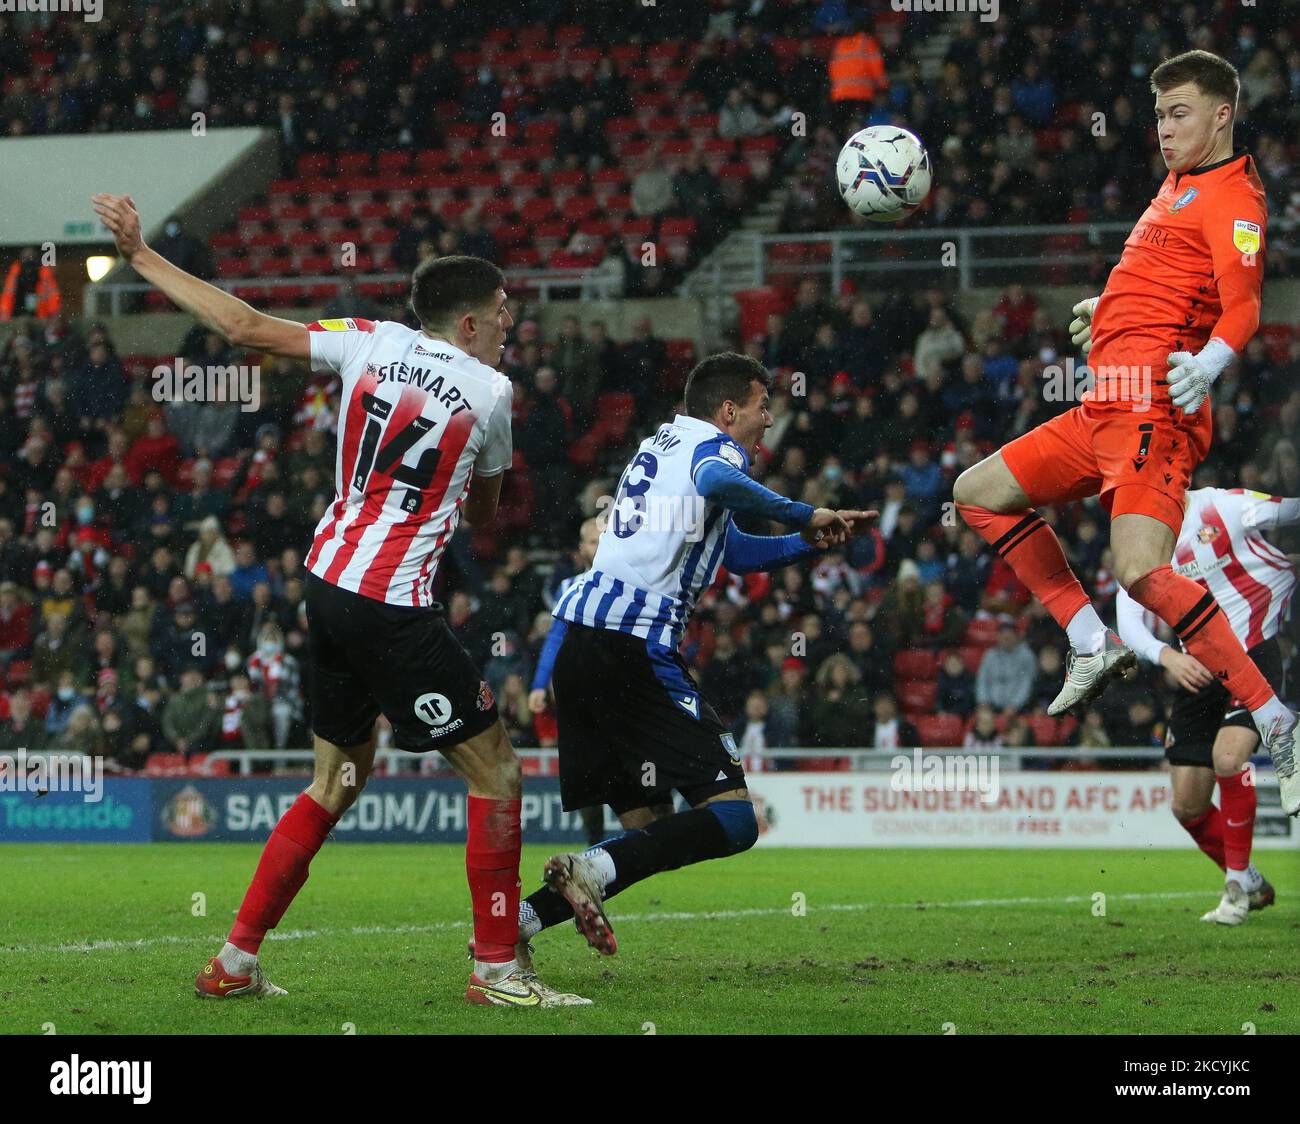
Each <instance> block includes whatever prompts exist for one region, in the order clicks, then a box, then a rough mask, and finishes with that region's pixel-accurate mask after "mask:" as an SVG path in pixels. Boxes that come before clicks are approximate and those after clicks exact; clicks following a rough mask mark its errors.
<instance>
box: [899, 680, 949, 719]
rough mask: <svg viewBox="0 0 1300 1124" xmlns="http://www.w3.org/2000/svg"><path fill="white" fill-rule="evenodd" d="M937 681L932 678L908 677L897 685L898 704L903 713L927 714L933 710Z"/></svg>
mask: <svg viewBox="0 0 1300 1124" xmlns="http://www.w3.org/2000/svg"><path fill="white" fill-rule="evenodd" d="M938 691H939V683H938V681H937V680H934V679H908V680H905V681H904V682H902V683H900V684H898V685H897V695H898V705H899V707H900V708H901V709H902V710H903V712H904V713H905V714H909V715H911V714H929V713H930V712H931V711H933V710H934V700H935V696H936V695H937V694H938Z"/></svg>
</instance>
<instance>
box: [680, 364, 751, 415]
mask: <svg viewBox="0 0 1300 1124" xmlns="http://www.w3.org/2000/svg"><path fill="white" fill-rule="evenodd" d="M756 382H757V383H761V384H762V386H763V389H764V390H771V389H772V373H771V372H770V371H769V370H768V369H767V368H766V367H764V366H763V364H762V363H760V362H759V361H758V360H757V359H755V358H753V357H752V356H749V355H737V354H736V353H735V352H734V351H724V352H722V353H721V354H719V355H710V356H709V357H708V358H707V359H704V360H702V361H701V362H699V363H697V364H696V366H695V370H693V371H692V372H691V373H690V375H688V376H687V379H686V391H685V395H684V397H685V400H686V413H687V414H688V415H689V416H690V417H693V418H703V419H705V420H706V421H707V420H708V419H710V418H712V417H713V415H714V414H716V413H717V412H718V410H719V408H721V406H722V404H723V403H724V402H726V401H728V400H730V401H732V402H741V403H743V402H747V401H749V393H750V390H751V388H752V384H753V383H756Z"/></svg>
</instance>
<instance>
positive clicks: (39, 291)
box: [0, 246, 63, 320]
mask: <svg viewBox="0 0 1300 1124" xmlns="http://www.w3.org/2000/svg"><path fill="white" fill-rule="evenodd" d="M33 301H34V307H29V305H30V304H31V302H33ZM62 304H63V298H62V297H61V296H60V295H59V283H58V281H57V280H55V277H54V270H53V269H51V268H50V267H49V266H48V265H41V264H40V263H39V262H38V261H37V260H36V250H35V249H34V248H33V247H31V246H28V247H27V248H26V249H24V250H23V252H22V254H21V255H20V256H19V258H18V260H17V261H16V262H14V263H13V265H11V266H10V267H9V272H8V274H6V276H5V286H4V289H3V291H0V320H12V319H13V318H14V316H27V315H31V314H32V313H34V314H35V315H36V317H37V318H38V319H40V320H44V319H46V318H47V317H50V316H54V315H55V314H56V313H57V312H58V311H59V308H60V307H61V306H62Z"/></svg>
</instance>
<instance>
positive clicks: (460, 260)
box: [411, 254, 505, 328]
mask: <svg viewBox="0 0 1300 1124" xmlns="http://www.w3.org/2000/svg"><path fill="white" fill-rule="evenodd" d="M504 282H505V275H504V274H503V273H502V272H501V270H500V269H498V268H497V267H496V266H495V265H493V264H492V263H491V262H490V261H485V260H484V259H483V258H475V257H470V256H469V255H468V254H448V255H447V256H446V257H444V258H425V259H424V261H422V262H420V264H419V265H417V266H416V267H415V272H414V273H412V274H411V311H412V312H414V313H415V318H416V319H417V320H419V322H420V325H421V327H424V328H443V327H448V326H449V325H450V324H451V323H452V322H454V321H456V320H459V319H460V318H461V317H462V316H464V315H465V313H467V312H469V311H470V310H471V309H475V308H482V307H483V306H484V305H485V304H487V303H488V302H489V301H491V300H492V298H493V297H494V296H495V295H496V291H497V290H498V289H500V288H501V287H502V286H503V284H504Z"/></svg>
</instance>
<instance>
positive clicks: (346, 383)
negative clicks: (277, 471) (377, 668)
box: [307, 319, 512, 606]
mask: <svg viewBox="0 0 1300 1124" xmlns="http://www.w3.org/2000/svg"><path fill="white" fill-rule="evenodd" d="M307 330H308V332H309V333H310V338H311V363H312V369H313V370H328V371H337V372H338V374H339V375H340V376H341V378H342V380H343V390H342V394H341V396H340V400H339V419H338V449H337V451H336V453H335V458H334V488H335V500H334V502H333V503H332V504H331V505H330V507H329V509H328V510H327V511H326V512H325V515H324V516H323V517H322V519H321V521H320V523H319V524H318V525H317V527H316V537H315V541H314V542H313V544H312V548H311V551H310V553H309V554H308V555H307V569H308V570H309V571H310V572H311V573H313V574H315V575H316V576H317V577H319V578H322V579H323V580H325V581H327V582H331V583H332V584H334V585H337V586H339V587H340V588H341V589H348V590H351V591H352V592H353V593H359V594H361V595H362V596H363V597H370V598H373V599H374V600H376V601H384V602H387V603H388V604H390V605H415V606H420V605H424V606H427V605H432V604H433V593H432V589H433V578H434V574H435V572H436V570H437V566H438V559H439V558H441V557H442V552H443V550H444V548H445V547H446V545H447V542H448V540H449V539H450V538H451V536H452V534H453V533H454V532H455V530H456V526H457V524H458V523H459V522H460V509H461V504H462V503H464V501H465V496H466V495H467V494H468V492H469V486H470V479H471V476H472V475H477V476H496V475H498V474H499V473H502V472H504V471H505V470H506V469H507V468H509V467H510V461H511V455H512V449H511V443H510V404H511V397H512V392H511V386H510V380H509V379H508V378H506V376H505V375H503V374H501V373H500V372H499V371H495V370H493V369H492V368H491V367H488V366H486V365H485V364H483V363H480V362H479V361H478V360H477V359H475V358H474V357H473V356H471V355H468V354H466V353H465V352H464V351H462V350H460V348H458V347H454V346H453V345H451V344H449V343H446V342H444V341H443V340H436V339H432V338H430V337H429V336H426V335H425V334H424V333H423V332H420V331H418V330H416V329H413V328H408V327H406V326H405V325H404V324H397V323H394V322H391V321H387V320H379V321H374V320H356V319H346V320H321V321H319V322H317V323H315V324H309V325H308V326H307Z"/></svg>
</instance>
